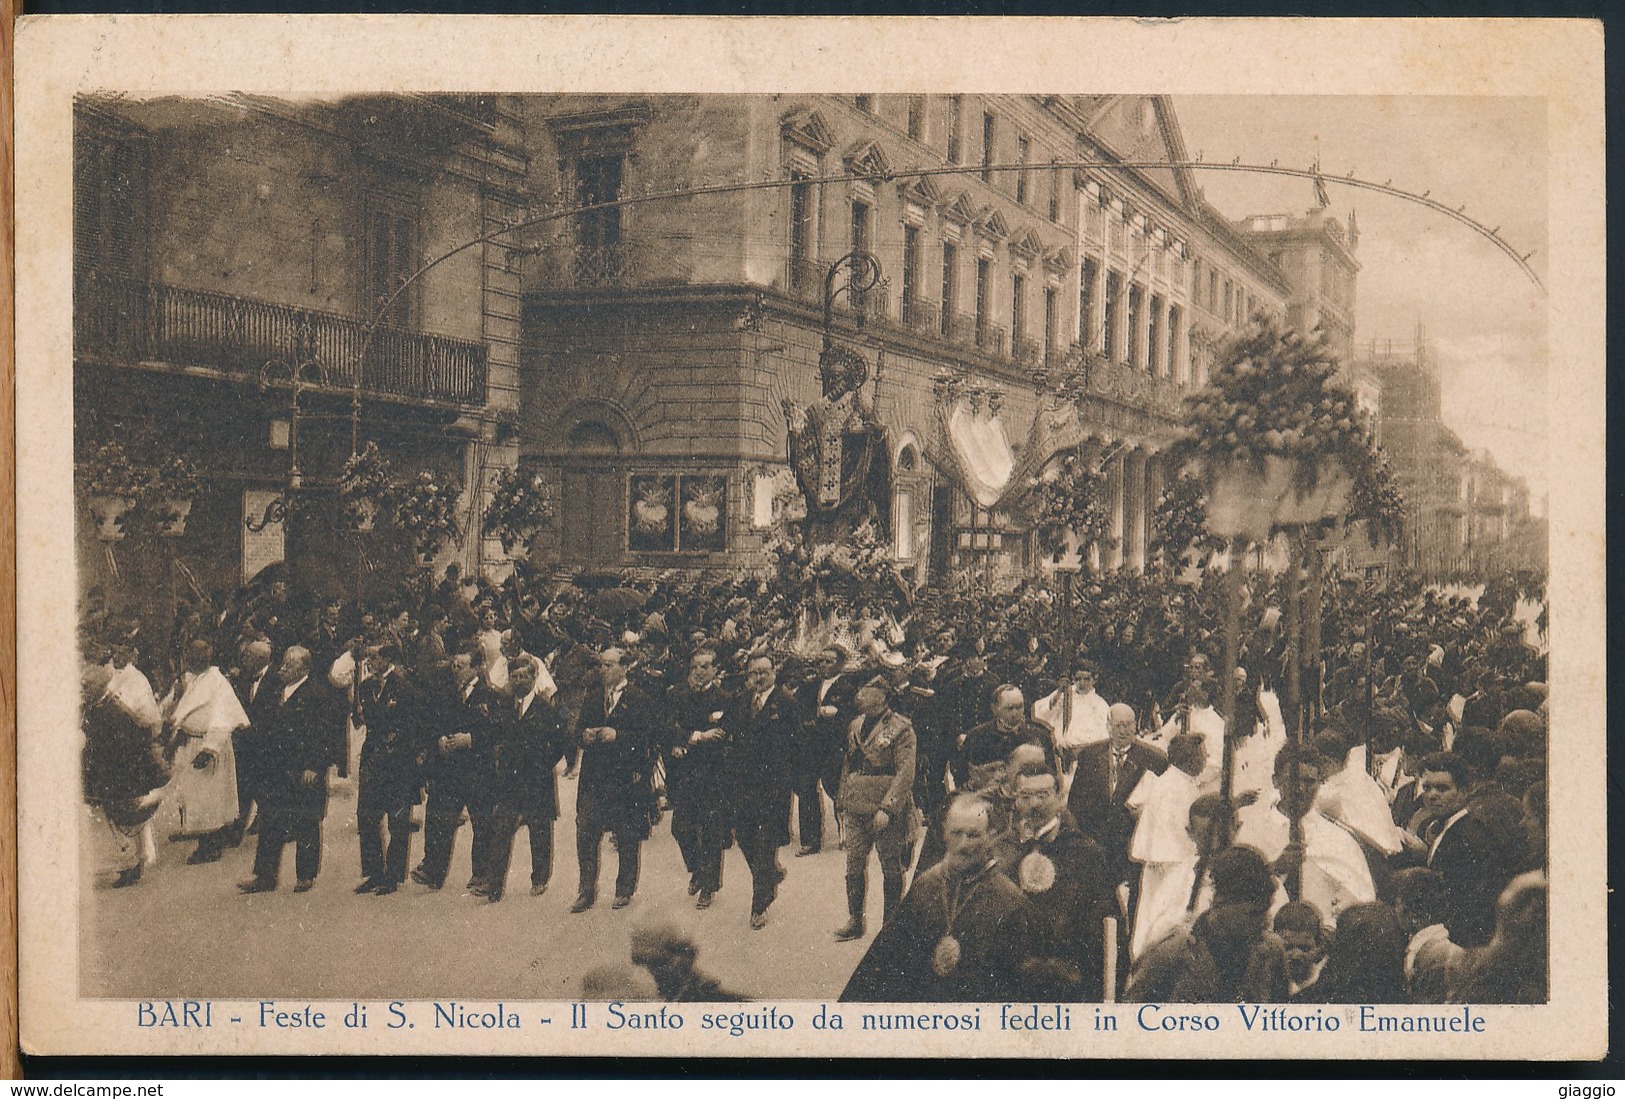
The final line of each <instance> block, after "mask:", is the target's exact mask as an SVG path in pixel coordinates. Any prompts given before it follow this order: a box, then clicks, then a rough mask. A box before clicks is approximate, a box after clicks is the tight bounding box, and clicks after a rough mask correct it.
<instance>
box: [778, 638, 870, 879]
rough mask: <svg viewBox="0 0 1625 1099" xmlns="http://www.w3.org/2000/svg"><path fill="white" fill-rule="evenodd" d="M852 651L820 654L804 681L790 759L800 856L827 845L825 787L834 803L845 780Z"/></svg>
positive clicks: (852, 688) (853, 681)
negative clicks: (849, 657)
mask: <svg viewBox="0 0 1625 1099" xmlns="http://www.w3.org/2000/svg"><path fill="white" fill-rule="evenodd" d="M845 664H846V653H844V652H843V651H842V650H840V649H838V648H835V647H833V646H831V647H830V648H827V649H825V650H824V651H823V652H821V653H819V654H818V659H817V661H816V663H815V664H814V666H813V675H812V678H811V679H809V680H807V682H806V683H804V684H802V687H801V690H800V692H799V693H798V694H797V697H796V701H797V703H798V704H799V705H800V708H801V716H802V720H801V721H800V723H799V724H798V726H797V729H796V739H795V746H794V748H793V750H792V753H791V759H790V768H791V771H790V786H791V790H792V792H793V793H794V794H795V796H796V823H797V829H798V834H799V836H800V839H801V843H800V846H798V847H797V848H796V856H797V857H798V858H799V857H800V856H803V855H816V854H817V853H818V852H819V850H820V849H821V848H822V847H823V845H824V802H823V798H822V797H821V796H820V794H819V786H820V785H822V786H823V792H824V793H825V794H828V795H829V797H830V800H831V801H833V800H834V799H835V795H836V789H837V788H838V787H839V786H840V783H841V746H842V744H843V743H844V741H845V739H846V726H847V723H848V722H849V721H851V720H852V717H853V714H854V711H853V709H852V699H853V696H854V695H856V694H857V689H858V688H857V680H856V678H855V677H853V676H850V675H843V674H842V672H841V668H842V667H843V666H844V665H845Z"/></svg>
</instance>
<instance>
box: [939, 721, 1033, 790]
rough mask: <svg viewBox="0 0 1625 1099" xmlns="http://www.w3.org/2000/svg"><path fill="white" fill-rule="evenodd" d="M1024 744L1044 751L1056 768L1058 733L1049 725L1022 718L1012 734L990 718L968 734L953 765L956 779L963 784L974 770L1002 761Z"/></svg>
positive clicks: (968, 779) (967, 781) (968, 780)
mask: <svg viewBox="0 0 1625 1099" xmlns="http://www.w3.org/2000/svg"><path fill="white" fill-rule="evenodd" d="M1022 744H1033V745H1037V746H1038V747H1039V748H1042V749H1043V750H1044V758H1045V759H1046V760H1048V761H1049V765H1050V767H1052V768H1053V767H1055V765H1056V764H1055V734H1054V732H1053V731H1052V730H1051V729H1050V727H1049V726H1048V725H1040V724H1039V723H1038V722H1036V721H1025V720H1024V721H1023V722H1022V723H1021V727H1020V728H1018V729H1017V730H1016V731H1015V732H1013V733H1004V732H1000V731H999V727H998V725H997V724H996V723H995V722H992V721H988V722H984V723H983V724H981V725H978V726H976V728H974V729H972V730H971V731H970V732H968V733H966V734H965V742H964V743H963V744H961V745H960V746H959V753H958V759H957V760H956V761H955V764H954V779H955V780H956V781H957V782H958V783H959V785H961V786H964V785H966V784H968V783H969V782H970V778H971V772H972V771H973V770H974V769H975V768H977V767H981V766H983V765H985V764H989V763H1002V762H1003V761H1005V760H1007V759H1009V758H1010V753H1011V752H1013V751H1015V749H1016V748H1017V747H1018V746H1019V745H1022Z"/></svg>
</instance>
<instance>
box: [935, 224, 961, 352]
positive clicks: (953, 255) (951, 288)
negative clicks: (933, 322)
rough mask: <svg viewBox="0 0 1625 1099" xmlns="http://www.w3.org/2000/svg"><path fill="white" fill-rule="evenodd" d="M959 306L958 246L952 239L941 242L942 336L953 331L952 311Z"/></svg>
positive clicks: (940, 320) (940, 319)
mask: <svg viewBox="0 0 1625 1099" xmlns="http://www.w3.org/2000/svg"><path fill="white" fill-rule="evenodd" d="M958 307H959V247H958V245H956V244H954V243H953V242H952V241H947V240H945V241H943V242H942V316H941V317H940V318H939V322H940V323H941V325H942V334H943V335H944V336H948V335H951V334H952V333H953V317H954V312H955V310H956V309H958Z"/></svg>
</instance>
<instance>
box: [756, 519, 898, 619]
mask: <svg viewBox="0 0 1625 1099" xmlns="http://www.w3.org/2000/svg"><path fill="white" fill-rule="evenodd" d="M767 552H768V557H769V559H770V560H771V562H772V565H773V590H774V592H775V594H776V595H778V596H779V597H780V598H781V599H783V600H784V601H785V602H786V603H787V604H790V605H792V606H793V605H797V604H801V603H805V602H807V601H809V600H813V599H819V598H822V599H828V600H831V601H833V602H834V603H835V605H836V606H838V607H843V608H850V607H853V606H856V605H858V604H860V603H863V602H865V601H869V600H874V599H877V598H881V597H884V596H886V595H887V594H888V593H891V592H893V591H894V590H895V585H896V584H897V573H896V570H895V569H894V568H893V567H892V562H891V558H890V556H889V555H888V552H887V547H886V545H885V544H884V543H882V542H881V541H880V539H879V538H878V537H877V536H876V534H875V530H874V527H873V525H872V524H869V523H863V524H861V525H860V526H858V527H857V528H856V529H855V530H853V532H852V533H851V534H850V535H849V536H848V537H846V538H845V539H843V540H842V541H839V542H821V543H819V544H817V545H814V546H811V547H809V546H807V545H806V544H805V542H804V541H803V540H802V538H801V534H800V531H799V530H798V529H796V528H795V527H794V526H792V527H791V528H790V529H789V530H787V531H786V532H785V533H784V534H782V535H780V536H778V537H776V538H774V539H773V540H772V541H771V542H769V543H768V546H767Z"/></svg>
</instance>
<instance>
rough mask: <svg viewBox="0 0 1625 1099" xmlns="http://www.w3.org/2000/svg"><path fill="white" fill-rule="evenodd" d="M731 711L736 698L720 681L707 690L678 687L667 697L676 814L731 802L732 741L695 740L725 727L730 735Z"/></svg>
mask: <svg viewBox="0 0 1625 1099" xmlns="http://www.w3.org/2000/svg"><path fill="white" fill-rule="evenodd" d="M732 706H733V699H732V698H731V697H730V696H729V694H728V693H727V692H726V691H725V690H723V688H722V683H721V681H720V680H719V681H718V682H716V683H713V684H712V685H711V686H709V687H707V688H706V689H705V690H703V691H696V690H694V688H692V687H690V686H689V685H688V684H687V683H679V684H677V685H676V686H674V687H672V688H671V689H670V690H669V691H667V692H666V716H667V721H666V725H665V734H666V740H665V749H666V795H667V797H668V798H670V799H671V803H672V807H673V808H674V809H675V808H695V807H701V806H703V807H706V808H717V807H720V805H721V804H722V803H724V802H725V801H726V800H727V798H728V793H729V787H728V782H729V777H728V738H727V736H726V735H724V737H723V738H722V739H721V740H707V741H694V740H692V739H691V738H692V736H693V734H695V733H697V732H701V731H704V730H706V729H711V728H723V731H724V733H725V734H726V732H727V730H726V728H725V727H724V726H723V720H724V719H725V718H726V717H727V715H728V710H729V709H730V708H731V707H732ZM714 715H720V716H714ZM677 751H681V753H682V754H681V755H678V754H676V752H677Z"/></svg>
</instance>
